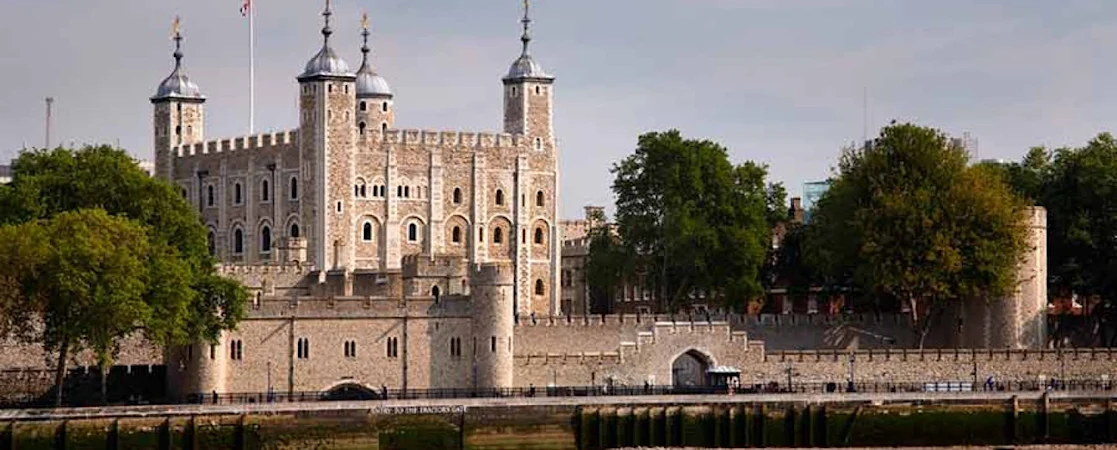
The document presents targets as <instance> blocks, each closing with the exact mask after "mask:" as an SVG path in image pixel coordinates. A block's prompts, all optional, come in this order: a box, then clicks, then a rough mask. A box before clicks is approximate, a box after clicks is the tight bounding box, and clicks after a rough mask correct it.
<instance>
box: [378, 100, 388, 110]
mask: <svg viewBox="0 0 1117 450" xmlns="http://www.w3.org/2000/svg"><path fill="white" fill-rule="evenodd" d="M388 108H389V106H388V102H384V103H381V104H380V111H381V112H388Z"/></svg>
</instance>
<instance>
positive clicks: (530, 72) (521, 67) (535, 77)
mask: <svg viewBox="0 0 1117 450" xmlns="http://www.w3.org/2000/svg"><path fill="white" fill-rule="evenodd" d="M530 12H531V5H530V4H529V0H524V18H523V20H521V21H520V22H521V23H523V25H524V34H523V35H521V36H520V41H521V42H522V43H523V50H522V51H521V53H520V57H519V58H517V59H516V61H515V62H513V63H512V67H510V68H509V69H508V75H505V77H504V81H505V83H508V82H516V81H524V80H532V81H543V82H551V81H554V77H552V76H550V75H548V74H547V72H545V71H544V70H543V66H541V65H539V63H537V62H535V59H534V58H532V57H531V52H529V51H528V46H529V45H530V44H531V15H530Z"/></svg>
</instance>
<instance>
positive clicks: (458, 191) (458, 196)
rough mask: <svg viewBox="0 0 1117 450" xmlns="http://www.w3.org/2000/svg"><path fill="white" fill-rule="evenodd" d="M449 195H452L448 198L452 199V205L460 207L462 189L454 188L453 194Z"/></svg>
mask: <svg viewBox="0 0 1117 450" xmlns="http://www.w3.org/2000/svg"><path fill="white" fill-rule="evenodd" d="M451 195H452V196H451V197H450V198H451V199H452V202H453V203H454V204H455V205H460V204H462V188H460V187H455V188H454V192H453V194H451Z"/></svg>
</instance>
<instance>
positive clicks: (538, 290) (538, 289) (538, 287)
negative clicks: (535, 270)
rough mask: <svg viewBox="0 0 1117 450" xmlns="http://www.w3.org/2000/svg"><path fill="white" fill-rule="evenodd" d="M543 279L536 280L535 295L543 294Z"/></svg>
mask: <svg viewBox="0 0 1117 450" xmlns="http://www.w3.org/2000/svg"><path fill="white" fill-rule="evenodd" d="M543 290H544V289H543V280H535V295H543Z"/></svg>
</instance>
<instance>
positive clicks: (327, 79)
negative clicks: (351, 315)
mask: <svg viewBox="0 0 1117 450" xmlns="http://www.w3.org/2000/svg"><path fill="white" fill-rule="evenodd" d="M331 15H332V13H331V12H330V2H329V0H326V9H325V11H323V12H322V17H323V18H324V22H325V26H323V27H322V49H321V50H319V51H318V54H316V55H314V57H313V58H311V59H310V61H309V62H307V64H306V68H305V70H303V73H302V75H299V77H298V80H299V112H300V121H299V123H300V125H299V146H300V147H301V151H302V154H303V155H306V161H307V164H308V166H309V167H305V168H304V169H303V170H302V177H301V178H300V177H298V176H292V177H291V178H289V179H288V180H283V181H284V182H285V184H286V185H288V186H287V187H286V189H284V192H298V198H294V194H292V198H291V200H298V201H299V202H300V204H301V205H302V206H303V207H302V208H300V213H301V214H302V217H300V221H299V222H300V223H302V224H305V225H304V234H305V236H306V237H307V240H308V248H307V253H308V255H307V256H308V259H310V260H311V262H312V264H314V266H316V267H317V268H318V269H319V270H323V271H328V270H344V269H347V268H351V267H352V265H353V256H354V253H353V251H354V249H353V236H351V234H352V233H350V232H349V231H350V230H351V227H352V225H351V224H352V216H351V215H352V211H353V195H352V192H353V191H352V174H353V164H354V155H353V148H354V147H355V144H356V141H357V127H356V120H354V117H353V111H355V109H356V93H355V91H356V89H355V86H354V82H355V81H356V79H357V77H356V75H355V74H353V73H352V72H350V71H349V65H348V64H346V63H345V61H344V60H342V59H341V58H340V57H339V56H337V54H336V53H334V50H333V48H331V47H330V35H332V34H333V30H331V29H330V16H331ZM292 185H297V186H298V187H297V189H296V188H292V187H290V186H292Z"/></svg>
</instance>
